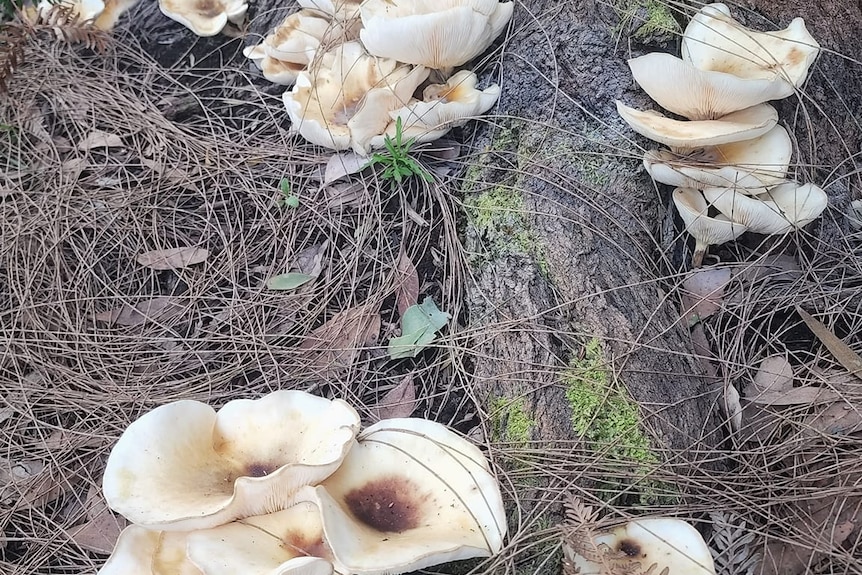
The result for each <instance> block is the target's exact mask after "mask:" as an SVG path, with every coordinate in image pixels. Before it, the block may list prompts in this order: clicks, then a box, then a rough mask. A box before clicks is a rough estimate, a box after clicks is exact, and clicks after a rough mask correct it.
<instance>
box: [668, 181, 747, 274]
mask: <svg viewBox="0 0 862 575" xmlns="http://www.w3.org/2000/svg"><path fill="white" fill-rule="evenodd" d="M673 203H674V205H676V209H677V211H678V212H679V215H680V217H681V218H682V221H683V222H684V223H685V231H687V232H688V233H689V234H690V235H691V236H692V237H693V238H694V241H695V246H694V255H693V256H692V265H693V266H694V267H700V264H701V262H703V256H704V255H705V254H706V251H707V249H709V246H711V245H718V244H723V243H725V242H729V241H732V240H735V239H736V238H738V237H739V236H741V235H742V234H743V233H745V232H746V230H747V228H746V227H745V226H744V225H742V224H739V223H736V222H733V221H731V220H729V219H728V218H727V217H726V216H724V215H718V216H715V217H711V216H709V205H708V204H707V202H706V199H704V197H703V194H702V193H701V192H700V191H698V190H693V189H690V188H677V189H675V190H674V191H673Z"/></svg>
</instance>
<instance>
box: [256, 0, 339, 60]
mask: <svg viewBox="0 0 862 575" xmlns="http://www.w3.org/2000/svg"><path fill="white" fill-rule="evenodd" d="M336 28H338V29H340V26H337V25H335V24H333V23H332V22H331V21H330V20H329V18H326V17H325V16H323V15H322V14H321V13H320V12H316V11H314V10H306V9H304V10H300V11H299V12H294V13H293V14H291V15H289V16H288V17H287V18H285V19H284V20H283V21H282V22H281V24H279V25H278V26H276V27H275V28H274V29H273V30H272V31H271V32H270V33H269V34H267V35H266V37H265V38H264V40H263V47H264V51H265V52H266V54H267V56H270V57H272V58H275V59H277V60H281V61H282V62H293V63H295V64H303V65H306V66H307V65H309V64H311V61H312V60H314V55H315V54H316V53H317V50H318V49H319V48H320V43H321V41H323V39H324V38H325V37H327V36H328V35H329V32H330V30H335V29H336Z"/></svg>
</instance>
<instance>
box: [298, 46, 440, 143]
mask: <svg viewBox="0 0 862 575" xmlns="http://www.w3.org/2000/svg"><path fill="white" fill-rule="evenodd" d="M428 73H429V70H428V69H426V68H422V67H415V68H414V67H411V66H406V65H401V64H399V63H398V62H396V61H395V60H388V59H384V58H377V57H374V56H370V55H368V53H366V52H365V49H364V48H363V47H362V45H361V44H360V43H359V42H347V43H345V44H342V45H340V46H338V47H336V48H335V49H333V50H331V51H329V52H327V53H325V54H323V56H322V57H321V58H320V59H319V61H318V62H316V63H315V65H314V66H312V67H311V68H309V69H308V70H307V71H305V72H302V73H301V74H299V76H298V77H297V79H296V84H295V85H294V87H293V89H292V90H291V91H289V92H285V93H284V105H285V107H286V108H287V113H288V115H289V116H290V119H291V122H292V123H293V126H292V129H293V130H294V131H297V132H299V134H300V135H302V136H303V137H304V138H305V139H306V140H308V141H310V142H312V143H314V144H318V145H321V146H325V147H327V148H331V149H334V150H346V149H348V148H351V147H352V148H353V150H354V151H355V152H356V153H357V154H360V155H363V156H364V155H366V154H367V153H368V151H369V149H370V144H371V139H372V138H373V137H374V136H378V135H380V134H382V133H383V132H384V131H385V130H386V127H387V126H388V125H389V122H390V116H389V112H391V111H392V110H396V109H398V108H400V107H401V106H403V105H404V104H406V103H407V102H409V101H410V99H411V97H412V95H413V92H414V91H415V90H416V88H417V87H418V86H419V84H421V83H422V82H423V81H424V80H425V78H427V77H428Z"/></svg>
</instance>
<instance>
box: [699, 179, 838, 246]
mask: <svg viewBox="0 0 862 575" xmlns="http://www.w3.org/2000/svg"><path fill="white" fill-rule="evenodd" d="M703 195H704V197H705V198H706V200H707V202H709V203H710V204H712V205H713V206H715V208H716V209H717V210H718V211H720V212H721V213H722V214H724V215H725V216H727V217H728V218H730V219H731V220H733V221H734V222H738V223H740V224H742V225H744V226H746V227H747V228H748V230H749V231H751V232H755V233H758V234H783V233H786V232H789V231H790V230H792V229H793V228H795V227H796V228H798V227H802V226H804V225H805V224H807V223H809V222H811V221H812V220H814V219H815V218H816V217H817V216H819V215H820V214H821V213H822V212H823V210H824V209H826V203H827V197H826V192H824V191H823V190H821V189H820V188H818V187H817V186H814V185H812V184H805V185H802V186H800V185H799V184H797V183H795V182H787V183H785V184H781V185H779V186H775V187H774V188H771V189H770V190H769V191H768V192H767V193H765V194H763V195H761V196H758V197H756V198H751V197H748V196H745V195H743V194H739V193H737V192H736V191H734V190H733V189H729V188H706V189H704V190H703Z"/></svg>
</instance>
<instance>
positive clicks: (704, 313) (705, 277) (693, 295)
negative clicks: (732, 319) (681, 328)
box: [680, 267, 731, 325]
mask: <svg viewBox="0 0 862 575" xmlns="http://www.w3.org/2000/svg"><path fill="white" fill-rule="evenodd" d="M730 277H731V270H730V268H728V267H716V268H701V269H696V270H693V271H691V272H689V274H688V276H687V277H686V278H685V280H683V282H682V286H681V288H680V295H681V297H682V308H683V312H682V314H681V315H682V317H684V318H686V320H687V321H688V324H689V325H694V324H695V323H697V322H699V321H702V320H704V319H706V318H708V317H709V316H711V315H712V314H714V313H715V312H717V311H718V310H720V309H721V306H722V302H723V300H724V290H725V288H726V287H727V284H728V282H730Z"/></svg>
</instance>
